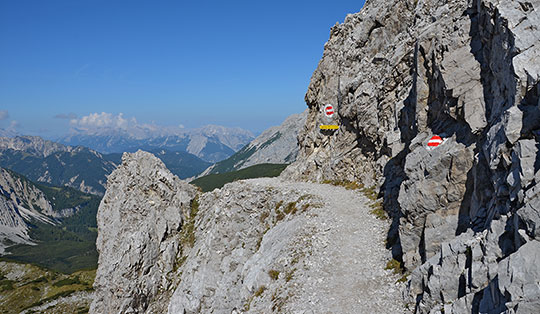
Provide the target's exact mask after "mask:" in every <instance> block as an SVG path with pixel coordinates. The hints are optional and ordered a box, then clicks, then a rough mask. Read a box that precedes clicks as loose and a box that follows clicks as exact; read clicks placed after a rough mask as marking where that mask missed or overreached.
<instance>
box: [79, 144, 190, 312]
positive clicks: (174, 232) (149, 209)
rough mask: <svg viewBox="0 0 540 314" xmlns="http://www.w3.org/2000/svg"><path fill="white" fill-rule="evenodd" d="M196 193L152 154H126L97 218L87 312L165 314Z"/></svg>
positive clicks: (139, 152)
mask: <svg viewBox="0 0 540 314" xmlns="http://www.w3.org/2000/svg"><path fill="white" fill-rule="evenodd" d="M195 195H196V190H195V188H194V187H192V186H190V185H189V184H187V183H185V182H183V181H181V180H180V179H178V177H176V176H174V175H173V174H171V173H170V171H169V170H167V168H166V167H165V165H164V164H163V163H162V162H161V161H160V160H159V159H157V158H156V157H155V156H153V155H152V154H150V153H146V152H143V151H138V152H136V153H133V154H129V153H125V154H124V155H123V157H122V165H121V166H119V167H118V168H117V169H116V170H115V171H114V172H113V173H112V174H111V175H110V176H109V180H108V183H107V192H106V193H105V196H104V198H103V200H102V201H101V204H100V207H99V210H98V214H97V222H98V238H97V250H98V252H99V261H98V265H99V267H98V271H97V274H96V281H95V283H94V288H95V290H96V292H95V298H94V301H93V302H92V307H91V309H90V312H91V313H141V312H154V313H163V311H165V310H166V306H167V302H168V297H167V296H168V294H167V293H168V292H167V291H169V289H170V288H171V284H172V283H173V282H174V281H175V280H176V278H177V277H178V274H177V273H176V272H175V271H176V269H175V267H177V266H175V265H177V254H179V253H180V252H181V250H182V243H181V237H180V235H179V234H180V232H181V229H182V225H183V222H184V221H185V219H187V218H189V216H190V213H191V207H190V206H191V204H192V201H193V199H194V198H195Z"/></svg>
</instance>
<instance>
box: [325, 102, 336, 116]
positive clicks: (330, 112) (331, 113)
mask: <svg viewBox="0 0 540 314" xmlns="http://www.w3.org/2000/svg"><path fill="white" fill-rule="evenodd" d="M324 114H325V115H326V116H327V117H328V118H332V117H333V116H334V106H332V105H326V106H324Z"/></svg>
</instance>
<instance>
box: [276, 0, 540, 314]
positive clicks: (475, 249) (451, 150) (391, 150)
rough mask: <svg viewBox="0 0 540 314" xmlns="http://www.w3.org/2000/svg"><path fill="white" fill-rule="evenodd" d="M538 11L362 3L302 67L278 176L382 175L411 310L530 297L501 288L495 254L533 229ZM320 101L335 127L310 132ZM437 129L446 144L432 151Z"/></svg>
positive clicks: (537, 7)
mask: <svg viewBox="0 0 540 314" xmlns="http://www.w3.org/2000/svg"><path fill="white" fill-rule="evenodd" d="M539 12H540V1H539V0H532V1H499V0H458V1H450V2H448V1H440V0H421V1H413V0H410V1H409V0H406V1H398V0H393V1H384V2H376V1H367V3H366V5H365V6H364V8H363V9H362V11H361V12H359V13H357V14H352V15H349V16H347V18H346V19H345V22H344V23H342V24H336V25H335V26H334V27H333V28H332V30H331V33H330V39H329V41H328V43H327V44H326V45H325V50H324V54H323V56H322V59H321V61H320V63H319V66H318V68H317V69H316V70H315V72H314V73H313V76H312V78H311V82H310V85H309V88H308V91H307V93H306V103H307V106H308V108H309V113H308V118H307V122H306V125H305V126H304V128H303V130H302V131H301V132H300V135H299V145H300V151H299V157H298V159H297V161H296V162H295V163H294V164H292V165H291V166H290V167H288V168H287V169H286V170H285V171H284V172H283V174H282V176H283V177H287V178H294V179H300V180H310V181H319V182H320V181H324V180H349V181H359V182H362V183H364V184H366V185H369V186H371V185H373V186H375V187H377V188H378V189H379V193H380V195H381V196H383V197H384V205H385V210H386V211H387V212H388V213H389V214H390V215H391V216H392V219H393V224H392V228H391V230H390V232H389V234H388V240H389V242H390V243H393V252H394V254H395V256H396V258H398V259H403V262H404V266H405V268H406V269H408V270H409V271H411V272H412V280H411V290H408V291H409V292H410V293H411V295H410V298H409V301H410V302H411V305H412V306H414V307H415V308H416V311H417V312H419V313H437V312H438V311H445V313H448V312H453V313H463V312H470V311H472V312H474V311H476V310H478V309H482V311H483V310H485V311H487V312H490V313H500V312H504V311H509V312H511V311H514V310H516V309H519V303H520V302H521V301H520V300H523V302H525V303H524V305H522V306H524V307H527V308H528V309H531V307H533V308H534V307H535V306H537V305H536V304H534V303H530V304H529V303H527V302H526V301H525V300H527V298H528V297H529V296H530V297H534V296H535V294H534V293H532V292H530V291H529V290H527V291H524V292H523V294H524V295H527V296H526V297H525V296H517V297H516V296H508V295H506V294H504V293H505V292H501V291H500V289H499V288H500V284H501V282H500V277H499V276H498V274H499V273H498V272H499V270H498V267H497V263H498V262H497V260H508V259H509V258H512V257H513V256H514V255H515V254H517V252H520V250H522V248H521V246H522V245H524V244H525V243H528V241H536V240H537V235H538V231H537V228H538V227H537V226H538V223H540V221H539V217H540V211H539V205H538V196H537V195H538V192H539V189H540V188H538V186H539V184H540V172H539V170H540V163H539V160H540V159H539V158H540V157H539V150H540V97H539V96H540V67H539V66H538V62H537V60H538V58H539V55H540V49H539V44H540V36H539V35H538V34H539V33H538V30H537V26H536V25H538V23H539V22H540V13H539ZM328 103H331V104H334V105H335V106H336V107H337V108H338V110H337V113H338V114H337V117H336V118H335V121H334V122H335V123H338V124H339V125H340V129H339V130H338V131H335V132H321V131H320V130H319V125H320V124H322V123H323V122H324V116H323V114H322V112H321V108H323V106H324V105H326V104H328ZM432 135H440V136H441V137H442V138H443V139H444V140H445V142H444V143H443V144H442V145H440V146H439V147H437V148H435V149H433V150H427V148H426V143H427V140H428V138H429V137H431V136H432ZM531 239H532V240H531ZM527 245H528V246H527V248H525V249H526V250H532V248H531V246H530V245H529V244H527ZM486 247H492V248H493V249H492V250H491V251H490V250H487V249H485V248H486ZM467 274H469V275H467ZM418 278H422V279H418ZM527 280H528V284H532V283H534V282H537V281H538V277H536V278H535V275H532V276H530V277H528V279H527ZM506 286H508V284H507V283H505V287H506ZM510 299H511V300H510ZM489 300H491V301H489ZM514 302H516V303H514ZM443 304H445V305H444V306H443ZM505 304H509V305H508V308H507V305H505ZM525 304H527V305H525ZM510 307H512V308H510ZM538 311H540V309H538V308H537V309H536V312H538Z"/></svg>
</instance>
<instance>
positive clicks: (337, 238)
mask: <svg viewBox="0 0 540 314" xmlns="http://www.w3.org/2000/svg"><path fill="white" fill-rule="evenodd" d="M248 182H249V183H251V184H256V185H264V186H269V187H273V188H275V189H278V190H281V191H283V190H299V191H300V192H301V194H311V195H315V196H318V197H320V198H321V199H322V200H323V201H324V205H323V206H322V207H321V208H316V209H314V210H313V211H312V212H311V213H312V219H308V220H306V225H305V228H304V231H305V235H306V236H307V238H305V239H304V240H305V242H306V243H305V244H306V245H305V246H304V250H305V252H304V253H305V254H306V258H305V259H304V265H303V267H301V268H299V269H298V270H297V272H296V273H295V277H294V279H293V280H294V282H293V285H294V286H296V287H295V289H294V290H296V291H295V293H294V297H293V298H294V301H293V302H287V303H288V305H287V306H285V309H286V310H287V311H286V312H290V313H305V314H307V313H407V312H408V311H406V310H405V306H404V303H403V301H402V300H403V298H402V296H401V289H402V287H403V286H402V285H403V284H399V283H396V280H397V279H399V278H400V275H395V274H393V272H392V271H390V270H385V269H384V268H385V266H386V263H387V262H388V261H389V260H390V258H391V254H390V252H389V251H388V250H386V249H385V247H384V241H385V238H386V233H387V230H388V227H389V222H388V221H382V220H380V219H377V218H376V217H375V216H374V215H373V214H372V213H370V211H371V208H370V207H369V204H371V203H372V201H370V200H369V199H368V198H366V197H365V196H364V195H363V194H362V193H361V192H360V191H359V190H346V189H345V188H343V187H337V186H332V185H329V184H316V183H307V182H288V181H282V180H280V179H268V178H261V179H253V180H248ZM291 301H292V300H291Z"/></svg>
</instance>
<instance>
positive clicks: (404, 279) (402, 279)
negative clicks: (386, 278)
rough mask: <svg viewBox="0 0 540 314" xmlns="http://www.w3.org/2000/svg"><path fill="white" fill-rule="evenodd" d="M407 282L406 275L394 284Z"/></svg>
mask: <svg viewBox="0 0 540 314" xmlns="http://www.w3.org/2000/svg"><path fill="white" fill-rule="evenodd" d="M402 282H407V275H403V276H402V277H401V278H399V279H398V280H397V281H396V283H402Z"/></svg>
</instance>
